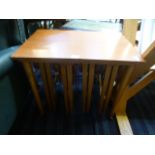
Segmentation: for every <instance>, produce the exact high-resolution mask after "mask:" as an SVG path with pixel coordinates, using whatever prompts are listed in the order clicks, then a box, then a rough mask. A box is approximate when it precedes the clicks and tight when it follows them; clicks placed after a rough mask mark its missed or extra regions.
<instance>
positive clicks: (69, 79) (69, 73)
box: [67, 64, 73, 111]
mask: <svg viewBox="0 0 155 155" xmlns="http://www.w3.org/2000/svg"><path fill="white" fill-rule="evenodd" d="M72 77H73V75H72V65H70V64H67V83H68V101H69V107H70V108H69V109H70V111H72V110H73V87H72Z"/></svg>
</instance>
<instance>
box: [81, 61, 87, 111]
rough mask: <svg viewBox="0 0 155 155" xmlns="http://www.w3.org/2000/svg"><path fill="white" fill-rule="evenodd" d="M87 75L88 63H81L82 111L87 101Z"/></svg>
mask: <svg viewBox="0 0 155 155" xmlns="http://www.w3.org/2000/svg"><path fill="white" fill-rule="evenodd" d="M87 76H88V65H87V64H83V65H82V98H83V111H85V107H86V103H87V88H88V85H87Z"/></svg>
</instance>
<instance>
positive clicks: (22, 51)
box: [12, 30, 144, 126]
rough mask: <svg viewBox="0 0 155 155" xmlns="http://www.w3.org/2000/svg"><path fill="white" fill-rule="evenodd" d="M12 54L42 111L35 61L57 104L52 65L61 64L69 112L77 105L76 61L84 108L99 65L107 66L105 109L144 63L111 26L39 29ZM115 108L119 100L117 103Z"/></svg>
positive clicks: (102, 99)
mask: <svg viewBox="0 0 155 155" xmlns="http://www.w3.org/2000/svg"><path fill="white" fill-rule="evenodd" d="M12 58H13V59H15V60H19V61H21V62H22V64H23V66H24V68H25V71H26V73H27V75H28V79H29V82H30V84H31V87H32V91H33V94H34V97H35V99H36V103H37V105H38V108H39V109H40V111H41V112H43V106H42V103H41V102H42V101H41V98H40V95H39V92H38V87H37V81H36V79H35V75H34V73H33V67H32V66H33V64H34V63H35V64H38V65H39V68H40V71H41V75H42V81H43V83H44V89H45V92H46V98H47V103H48V104H49V106H50V107H55V105H56V98H55V93H56V92H55V86H54V80H53V77H52V75H51V67H52V66H53V65H55V64H57V65H58V66H59V72H60V74H61V81H62V83H63V89H64V100H65V105H66V111H68V112H71V111H72V110H73V108H74V104H73V103H74V102H73V101H74V97H73V93H74V92H73V84H74V79H73V66H74V65H75V64H79V65H81V68H82V96H83V108H84V111H89V110H90V107H91V99H92V91H93V86H94V74H95V70H96V66H97V65H102V66H104V67H103V68H104V69H103V70H102V74H103V77H102V78H101V88H100V90H101V94H100V99H99V111H100V112H102V111H106V109H107V107H108V104H109V103H110V100H111V99H113V100H114V99H115V98H118V97H120V96H119V95H120V94H119V93H118V97H117V96H115V95H113V91H116V92H117V91H118V90H119V92H120V93H122V91H123V90H124V87H126V85H127V84H128V79H129V78H130V76H131V73H132V70H133V69H134V66H135V65H136V64H139V63H144V61H143V59H142V58H141V56H140V54H139V52H138V50H137V48H136V47H134V46H133V45H132V44H131V43H130V42H129V41H128V40H127V39H126V38H125V37H124V36H123V35H122V34H121V33H119V32H115V31H111V30H105V31H103V32H88V31H87V32H85V31H73V30H37V32H35V33H34V34H33V35H32V36H31V37H30V38H29V39H28V40H27V41H26V42H25V43H24V44H23V45H22V46H21V47H20V48H19V50H18V51H17V52H16V53H14V54H13V55H12ZM120 75H123V76H120ZM114 94H116V93H114ZM116 108H117V104H115V109H116ZM118 124H119V123H118ZM120 126H121V125H120Z"/></svg>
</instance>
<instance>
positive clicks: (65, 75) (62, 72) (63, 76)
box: [60, 64, 70, 112]
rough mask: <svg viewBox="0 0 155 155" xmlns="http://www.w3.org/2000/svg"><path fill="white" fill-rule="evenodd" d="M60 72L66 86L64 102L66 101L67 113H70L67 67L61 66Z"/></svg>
mask: <svg viewBox="0 0 155 155" xmlns="http://www.w3.org/2000/svg"><path fill="white" fill-rule="evenodd" d="M60 70H61V79H62V83H63V86H64V100H65V106H66V111H67V112H70V106H69V101H68V90H67V72H66V65H64V64H63V65H60Z"/></svg>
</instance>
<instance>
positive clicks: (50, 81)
mask: <svg viewBox="0 0 155 155" xmlns="http://www.w3.org/2000/svg"><path fill="white" fill-rule="evenodd" d="M45 70H46V75H47V83H48V90H49V94H50V101H51V104H52V108H53V109H55V107H56V103H55V102H56V96H55V88H54V79H53V77H52V75H51V67H50V64H48V63H46V64H45Z"/></svg>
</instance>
